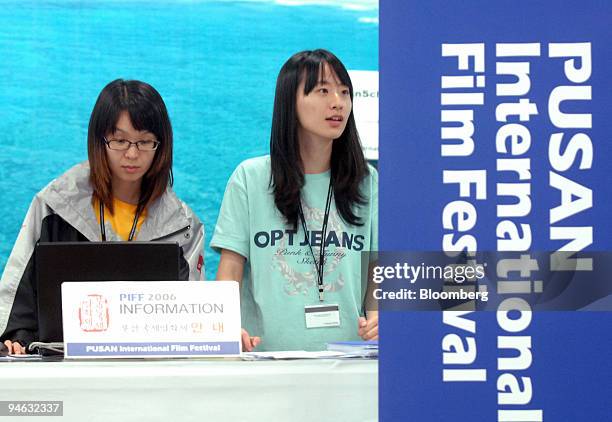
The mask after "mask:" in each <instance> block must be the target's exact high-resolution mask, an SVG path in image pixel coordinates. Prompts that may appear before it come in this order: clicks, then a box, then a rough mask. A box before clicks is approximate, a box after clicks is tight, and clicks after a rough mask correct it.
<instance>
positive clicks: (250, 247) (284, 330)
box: [211, 156, 378, 351]
mask: <svg viewBox="0 0 612 422" xmlns="http://www.w3.org/2000/svg"><path fill="white" fill-rule="evenodd" d="M270 171H271V170H270V157H269V156H264V157H258V158H253V159H250V160H246V161H244V162H243V163H242V164H240V165H239V166H238V168H237V169H236V170H235V171H234V173H233V174H232V176H231V178H230V180H229V182H228V184H227V188H226V190H225V195H224V197H223V203H222V205H221V211H220V213H219V219H218V221H217V225H216V227H215V233H214V235H213V238H212V241H211V246H212V247H213V248H214V249H216V250H218V251H220V250H221V249H228V250H231V251H233V252H236V253H238V254H240V255H242V256H244V257H245V258H246V264H245V271H244V278H243V280H242V287H241V301H242V306H241V312H242V324H243V327H244V328H245V329H246V330H247V331H248V332H249V334H250V335H252V336H261V338H262V343H261V345H260V346H259V347H258V350H264V351H270V350H324V349H325V344H326V343H328V342H332V341H347V340H359V336H358V335H357V320H358V318H359V316H363V299H364V295H365V289H366V286H365V283H362V277H361V274H362V253H363V252H366V251H376V250H377V249H378V173H377V172H376V170H375V169H374V168H373V167H370V174H369V175H368V176H367V177H366V178H365V179H364V181H363V182H362V186H361V189H362V193H363V195H364V197H365V198H366V200H367V201H368V202H367V204H365V205H362V206H358V207H356V208H355V211H356V213H357V215H358V216H359V217H361V221H362V222H363V223H364V224H363V226H352V225H349V224H347V223H345V222H344V221H343V220H342V219H341V217H340V215H339V214H338V212H337V211H336V205H335V201H332V203H331V209H330V215H329V220H328V225H327V235H326V247H325V265H324V299H325V301H324V302H322V303H321V302H320V301H319V298H318V288H317V271H316V268H315V265H314V261H313V257H312V253H311V248H310V247H309V246H308V243H307V241H306V240H305V239H306V236H305V233H304V230H303V228H302V225H301V224H299V223H298V228H297V230H295V229H293V228H291V227H290V226H288V225H287V224H286V223H285V221H284V218H283V216H282V214H281V213H280V212H279V211H278V209H277V208H276V206H275V205H274V195H273V192H272V190H271V189H270V188H269V183H270ZM329 179H330V172H329V171H328V172H325V173H320V174H307V175H305V186H304V188H303V190H302V208H303V210H304V215H305V220H306V226H307V229H308V231H309V232H310V233H309V236H307V238H308V239H309V240H308V241H309V242H310V243H311V244H310V246H311V247H312V252H314V255H315V256H316V258H317V260H318V259H319V248H320V245H321V240H322V239H321V237H322V234H321V228H322V225H323V215H324V212H325V200H326V199H327V191H328V188H329ZM366 258H367V256H366ZM365 262H366V263H367V261H365ZM366 266H367V264H366ZM321 304H324V305H325V304H337V305H339V308H340V326H338V327H322V328H306V323H305V317H304V306H307V305H321Z"/></svg>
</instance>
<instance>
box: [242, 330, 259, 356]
mask: <svg viewBox="0 0 612 422" xmlns="http://www.w3.org/2000/svg"><path fill="white" fill-rule="evenodd" d="M259 343H261V338H259V337H251V336H250V335H249V333H248V332H247V330H245V329H244V328H243V329H242V351H243V352H252V351H253V349H254V348H256V347H257V346H258V345H259Z"/></svg>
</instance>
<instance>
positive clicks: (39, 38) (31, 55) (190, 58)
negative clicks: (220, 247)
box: [0, 0, 379, 279]
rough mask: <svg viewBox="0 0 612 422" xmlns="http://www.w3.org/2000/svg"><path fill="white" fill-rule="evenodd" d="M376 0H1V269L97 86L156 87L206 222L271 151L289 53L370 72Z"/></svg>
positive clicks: (179, 172)
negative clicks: (320, 55)
mask: <svg viewBox="0 0 612 422" xmlns="http://www.w3.org/2000/svg"><path fill="white" fill-rule="evenodd" d="M378 29H379V28H378V2H377V1H371V0H361V1H360V0H355V1H317V2H308V1H291V0H285V1H131V2H130V1H127V2H126V1H121V2H119V1H112V0H110V1H109V0H107V1H15V2H13V1H5V2H2V12H0V57H1V58H2V59H1V61H0V115H1V117H2V118H1V119H0V195H1V198H2V199H1V200H0V216H1V219H0V271H3V269H4V266H5V264H6V261H7V259H8V256H9V254H10V251H11V249H12V247H13V243H14V241H15V238H16V236H17V233H18V231H19V228H20V226H21V223H22V220H23V218H24V216H25V213H26V211H27V209H28V206H29V204H30V201H31V199H32V197H33V196H34V195H35V194H36V192H38V191H39V190H40V189H41V188H43V187H44V186H45V185H46V184H47V183H49V182H50V181H51V180H52V179H53V178H55V177H57V176H59V175H60V174H62V173H63V172H64V171H65V170H67V169H68V168H69V167H71V166H72V165H74V164H76V163H77V162H80V161H83V160H85V159H86V158H87V148H86V139H87V124H88V121H89V115H90V113H91V110H92V108H93V105H94V103H95V100H96V98H97V95H98V94H99V92H100V90H101V89H102V88H103V87H104V86H105V85H106V84H107V83H108V82H110V81H111V80H114V79H116V78H126V79H139V80H143V81H146V82H148V83H150V84H151V85H153V86H154V87H155V88H156V89H157V90H158V91H159V92H160V94H161V95H162V97H163V98H164V101H165V102H166V105H167V107H168V111H169V114H170V118H171V120H172V124H173V128H174V136H175V149H174V178H175V185H174V189H175V190H176V191H177V193H178V195H179V196H180V197H181V199H183V200H184V201H185V202H187V203H188V204H189V205H190V206H191V207H192V208H193V210H194V211H195V212H196V213H197V214H198V216H200V218H201V219H202V220H203V222H204V224H205V227H206V260H205V263H206V276H207V278H209V279H212V278H214V275H215V272H216V267H217V263H218V255H217V254H216V253H214V252H213V251H212V250H210V248H209V247H208V243H209V241H210V238H211V236H212V233H213V230H214V225H215V222H216V220H217V215H218V211H219V206H220V204H221V200H222V198H223V192H224V189H225V184H226V182H227V179H228V178H229V176H230V174H231V172H232V171H233V169H234V168H235V167H236V166H237V165H238V164H239V163H240V162H241V161H242V160H244V159H246V158H249V157H253V156H257V155H263V154H266V153H267V152H268V148H269V132H270V121H271V113H272V103H273V98H274V87H275V82H276V76H277V74H278V71H279V69H280V67H281V66H282V64H283V63H284V62H285V60H287V58H289V56H291V55H292V54H293V53H295V52H297V51H300V50H304V49H313V48H326V49H329V50H331V51H333V52H334V53H335V54H336V55H338V56H339V57H340V59H341V60H342V61H343V62H344V64H345V65H346V66H347V68H348V69H353V70H378Z"/></svg>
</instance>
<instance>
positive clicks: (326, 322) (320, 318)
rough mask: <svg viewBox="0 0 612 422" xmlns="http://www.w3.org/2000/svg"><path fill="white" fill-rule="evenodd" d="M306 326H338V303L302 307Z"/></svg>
mask: <svg viewBox="0 0 612 422" xmlns="http://www.w3.org/2000/svg"><path fill="white" fill-rule="evenodd" d="M304 317H305V318H306V328H321V327H339V326H340V307H339V306H338V305H335V304H334V305H330V304H325V305H312V306H305V307H304Z"/></svg>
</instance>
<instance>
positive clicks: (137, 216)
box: [100, 201, 140, 242]
mask: <svg viewBox="0 0 612 422" xmlns="http://www.w3.org/2000/svg"><path fill="white" fill-rule="evenodd" d="M139 218H140V211H138V212H137V213H136V215H134V222H133V223H132V230H130V236H129V237H128V240H127V241H128V242H130V241H132V240H134V235H135V234H136V226H137V225H138V219H139ZM100 235H101V236H102V241H103V242H106V228H105V227H104V204H103V203H102V201H100Z"/></svg>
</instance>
